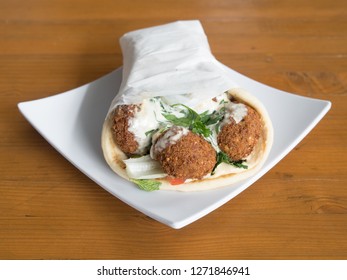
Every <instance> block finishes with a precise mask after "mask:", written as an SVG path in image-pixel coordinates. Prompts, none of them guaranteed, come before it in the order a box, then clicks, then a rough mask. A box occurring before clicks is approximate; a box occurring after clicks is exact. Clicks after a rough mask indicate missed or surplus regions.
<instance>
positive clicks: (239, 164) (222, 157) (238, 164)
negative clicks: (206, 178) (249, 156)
mask: <svg viewBox="0 0 347 280" xmlns="http://www.w3.org/2000/svg"><path fill="white" fill-rule="evenodd" d="M222 162H224V163H226V164H230V165H233V166H235V167H237V168H243V169H248V166H247V165H245V164H243V163H244V162H246V160H245V159H241V160H237V161H235V160H231V159H230V158H229V156H228V155H227V154H226V153H224V152H218V154H217V163H216V165H215V166H214V167H213V170H212V172H211V175H213V174H214V173H215V171H216V168H217V166H218V165H220V164H221V163H222Z"/></svg>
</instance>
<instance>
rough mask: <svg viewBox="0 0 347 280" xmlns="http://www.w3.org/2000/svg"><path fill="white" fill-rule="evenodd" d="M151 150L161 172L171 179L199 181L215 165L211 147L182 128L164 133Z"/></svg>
mask: <svg viewBox="0 0 347 280" xmlns="http://www.w3.org/2000/svg"><path fill="white" fill-rule="evenodd" d="M158 146H159V147H158ZM153 148H154V149H155V151H156V152H155V157H156V159H157V160H158V161H159V162H160V164H161V166H162V168H163V170H164V171H165V173H167V174H168V175H169V176H170V177H173V178H179V179H184V180H185V179H201V178H202V177H204V176H205V175H207V174H209V173H211V172H212V169H213V167H214V166H215V164H216V151H215V150H214V149H213V147H212V146H211V145H210V144H209V143H208V142H207V141H206V140H204V139H203V138H202V137H200V136H198V135H197V134H194V133H192V132H191V131H189V130H187V129H185V128H182V127H176V126H173V127H171V128H170V129H168V130H167V131H165V132H164V133H163V134H162V135H161V136H160V137H159V138H158V140H157V142H156V143H155V144H154V147H153Z"/></svg>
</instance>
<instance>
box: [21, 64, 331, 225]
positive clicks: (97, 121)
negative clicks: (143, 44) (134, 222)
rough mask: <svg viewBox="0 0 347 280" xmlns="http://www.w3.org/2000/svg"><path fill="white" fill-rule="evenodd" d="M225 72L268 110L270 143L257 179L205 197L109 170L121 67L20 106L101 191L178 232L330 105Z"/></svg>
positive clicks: (272, 159)
mask: <svg viewBox="0 0 347 280" xmlns="http://www.w3.org/2000/svg"><path fill="white" fill-rule="evenodd" d="M227 72H228V73H229V75H230V77H231V79H233V80H234V81H235V82H236V83H237V84H239V85H240V86H241V87H243V88H245V89H247V90H248V91H249V92H251V93H252V94H254V95H255V96H256V97H257V98H258V99H259V100H260V101H261V102H263V104H264V105H265V107H266V108H267V110H268V112H269V115H270V118H271V119H272V122H273V127H274V143H273V147H272V150H271V153H270V155H269V158H268V160H267V161H266V163H265V165H264V166H263V168H262V169H261V170H260V172H259V173H258V174H256V175H255V176H253V177H251V178H249V179H247V180H245V181H243V182H241V183H238V184H235V185H233V186H230V187H225V188H221V189H217V190H211V191H206V192H192V193H184V192H170V191H157V192H149V193H148V192H144V191H141V190H139V189H138V188H137V187H136V186H135V185H133V184H132V183H130V182H128V181H126V180H124V179H122V178H120V177H119V176H118V175H117V174H115V173H113V172H112V171H111V169H110V168H109V167H108V165H107V164H106V162H105V160H104V158H103V154H102V150H101V144H100V135H101V128H102V124H103V121H104V118H105V115H106V113H107V111H108V108H109V105H110V103H111V101H112V99H113V98H114V96H115V94H116V93H117V92H118V88H119V86H120V83H121V78H122V69H121V68H119V69H117V70H115V71H113V72H111V73H110V74H108V75H106V76H104V77H102V78H100V79H98V80H96V81H94V82H92V83H89V84H87V85H84V86H81V87H79V88H76V89H73V90H70V91H67V92H65V93H62V94H58V95H55V96H51V97H47V98H43V99H39V100H34V101H28V102H22V103H19V104H18V107H19V109H20V111H21V113H22V114H23V115H24V116H25V118H26V119H27V120H28V121H29V122H30V123H31V124H32V126H33V127H34V128H35V129H36V130H37V131H38V132H39V133H40V134H41V135H42V136H43V137H44V138H45V139H46V140H47V141H48V142H49V143H50V144H51V145H52V146H53V147H54V148H56V149H57V150H58V151H59V152H60V153H61V154H62V155H63V156H64V157H65V158H66V159H68V160H69V161H70V162H71V163H72V164H73V165H75V166H76V167H77V168H78V169H79V170H81V171H82V172H83V173H84V174H86V175H87V176H88V177H90V178H91V179H92V180H94V181H95V182H96V183H97V184H99V185H100V186H101V187H103V188H104V189H105V190H107V191H108V192H110V193H111V194H112V195H114V196H116V197H117V198H119V199H120V200H122V201H124V202H125V203H127V204H129V205H130V206H132V207H134V208H135V209H137V210H139V211H141V212H143V213H144V214H146V215H148V216H149V217H151V218H153V219H155V220H157V221H159V222H162V223H164V224H166V225H168V226H170V227H173V228H181V227H184V226H186V225H188V224H190V223H192V222H194V221H196V220H197V219H199V218H201V217H203V216H204V215H206V214H208V213H210V212H211V211H213V210H214V209H216V208H218V207H219V206H221V205H223V204H224V203H226V202H228V201H229V200H230V199H232V198H233V197H235V196H236V195H238V194H239V193H241V192H242V191H244V190H245V189H246V188H247V187H249V186H250V185H251V184H252V183H254V182H255V181H256V180H258V179H259V178H260V177H261V176H263V175H264V174H265V173H266V172H267V171H269V170H270V169H271V168H272V167H273V166H274V165H275V164H276V163H278V162H279V161H280V160H281V159H282V158H283V157H284V156H285V155H286V154H288V153H289V151H290V150H292V149H293V148H294V147H295V146H296V145H297V144H298V143H299V141H301V140H302V139H303V138H304V137H305V136H306V135H307V134H308V133H309V132H310V131H311V129H312V128H313V127H314V126H315V125H316V124H317V123H318V122H319V121H320V120H321V118H322V117H323V116H324V115H325V114H326V113H327V112H328V110H329V109H330V106H331V103H330V102H329V101H323V100H318V99H312V98H306V97H302V96H297V95H294V94H290V93H286V92H283V91H280V90H277V89H274V88H271V87H268V86H266V85H263V84H261V83H259V82H256V81H254V80H251V79H249V78H247V77H245V76H243V75H241V74H239V73H237V72H235V71H233V70H231V69H229V68H227Z"/></svg>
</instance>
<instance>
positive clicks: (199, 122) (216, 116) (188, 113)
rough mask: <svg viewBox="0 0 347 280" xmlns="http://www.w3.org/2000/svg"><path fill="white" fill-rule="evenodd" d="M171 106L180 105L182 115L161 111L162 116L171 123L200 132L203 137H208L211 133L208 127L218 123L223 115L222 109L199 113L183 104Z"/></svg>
mask: <svg viewBox="0 0 347 280" xmlns="http://www.w3.org/2000/svg"><path fill="white" fill-rule="evenodd" d="M172 106H173V107H181V108H182V109H181V110H180V113H181V114H183V117H177V116H176V115H174V114H170V113H163V116H164V117H165V118H166V119H167V120H168V121H169V122H171V123H172V124H174V125H177V126H183V127H186V128H188V129H189V130H191V131H192V132H193V133H195V134H200V135H202V136H204V137H209V136H210V135H211V134H212V131H211V129H210V128H209V127H208V126H210V125H214V124H216V123H218V122H219V121H220V120H222V118H223V117H224V111H223V110H221V111H219V112H217V111H213V112H212V113H209V112H208V111H205V112H203V113H201V114H198V113H197V112H195V111H194V110H193V109H192V108H189V107H188V106H186V105H184V104H175V105H172Z"/></svg>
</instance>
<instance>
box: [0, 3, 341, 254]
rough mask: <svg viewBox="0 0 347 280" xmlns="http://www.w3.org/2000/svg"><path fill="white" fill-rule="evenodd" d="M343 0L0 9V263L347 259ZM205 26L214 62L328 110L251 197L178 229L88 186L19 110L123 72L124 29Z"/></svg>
mask: <svg viewBox="0 0 347 280" xmlns="http://www.w3.org/2000/svg"><path fill="white" fill-rule="evenodd" d="M346 11H347V2H346V1H343V0H335V1H329V0H311V1H301V0H293V1H275V0H261V1H256V0H250V1H243V0H237V1H226V0H218V1H210V0H206V1H205V0H203V1H200V0H197V1H183V0H182V1H181V0H175V1H174V0H171V1H111V0H110V1H107V0H98V1H84V0H83V1H82V0H75V1H70V0H64V1H61V0H59V1H44V0H36V1H34V0H27V1H20V0H2V1H1V2H0V98H1V103H0V106H1V107H0V114H1V115H0V129H1V139H0V155H1V158H0V180H1V181H0V258H1V259H347V175H346V169H347V168H346V167H347V165H346V159H347V157H346V154H347V149H346V146H347V113H346V108H347V99H346V98H347V71H346V70H347V32H346V30H347V14H346ZM177 19H200V20H201V22H202V24H203V26H204V28H205V31H206V33H207V35H208V38H209V42H210V45H211V48H212V51H213V53H214V54H215V56H216V57H217V58H218V59H219V60H220V61H222V62H223V63H224V64H226V65H228V66H229V67H231V68H233V69H235V70H236V71H238V72H240V73H242V74H245V75H247V76H249V77H251V78H253V79H255V80H258V81H260V82H262V83H265V84H268V85H270V86H273V87H276V88H279V89H282V90H285V91H289V92H295V93H297V94H299V95H302V96H310V97H314V98H321V99H326V100H330V101H331V102H332V109H331V110H330V112H329V113H328V114H327V116H326V117H325V118H324V119H323V120H322V121H321V122H320V123H319V124H318V125H317V127H315V128H314V130H313V131H312V132H311V133H310V134H309V135H308V136H307V137H306V138H305V139H304V140H303V141H302V142H301V143H300V144H299V145H298V146H297V147H296V148H295V149H294V150H293V151H292V152H291V153H290V154H289V155H288V156H286V157H285V158H284V159H283V160H282V161H281V162H280V163H279V164H277V165H276V166H275V167H274V168H273V169H272V170H271V171H270V172H268V173H267V174H266V175H265V176H264V177H263V178H262V179H261V180H259V181H257V182H256V183H255V184H253V185H252V186H251V187H250V188H248V189H247V190H246V191H244V192H243V193H242V194H240V195H239V196H237V197H236V198H234V199H233V200H231V201H230V202H228V203H227V204H225V205H223V206H222V207H220V208H219V209H217V210H215V211H214V212H212V213H210V214H209V215H207V216H205V217H203V218H202V219H200V220H198V221H196V222H194V223H193V224H191V225H189V226H187V227H184V228H182V229H180V230H174V229H171V228H169V227H167V226H165V225H162V224H160V223H159V222H156V221H154V220H152V219H150V218H148V217H146V216H145V215H143V214H142V213H140V212H138V211H136V210H134V209H133V208H131V207H129V206H128V205H126V204H125V203H123V202H121V201H120V200H118V199H117V198H115V197H113V196H112V195H110V194H109V193H107V192H106V191H104V190H103V189H102V188H100V187H99V186H98V185H97V184H95V183H94V182H93V181H91V180H90V179H88V178H87V177H86V176H85V175H83V174H82V173H81V172H80V171H78V170H77V169H76V168H75V167H73V166H72V165H71V164H70V163H69V162H68V161H67V160H65V159H64V158H63V156H61V155H60V154H59V153H58V152H57V151H56V150H55V149H54V148H52V147H51V146H50V145H49V144H48V143H47V142H46V141H45V140H44V139H43V138H42V137H41V136H40V135H39V134H38V133H37V132H36V131H35V130H34V129H33V128H32V127H31V126H30V124H29V123H28V122H27V121H26V120H25V119H24V118H23V116H22V115H21V114H20V113H19V111H18V110H17V108H16V104H17V103H18V102H20V101H26V100H32V99H37V98H41V97H46V96H50V95H53V94H56V93H59V92H64V91H66V90H69V89H72V88H75V87H78V86H80V85H83V84H85V83H88V82H90V81H93V80H95V79H97V78H99V77H101V76H103V75H104V74H106V73H109V72H111V71H112V70H113V69H115V68H118V67H119V66H121V64H122V55H121V52H120V47H119V44H118V38H119V37H120V36H121V35H122V34H123V33H125V32H127V31H130V30H134V29H138V28H142V27H148V26H153V25H158V24H162V23H167V22H170V21H175V20H177Z"/></svg>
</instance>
